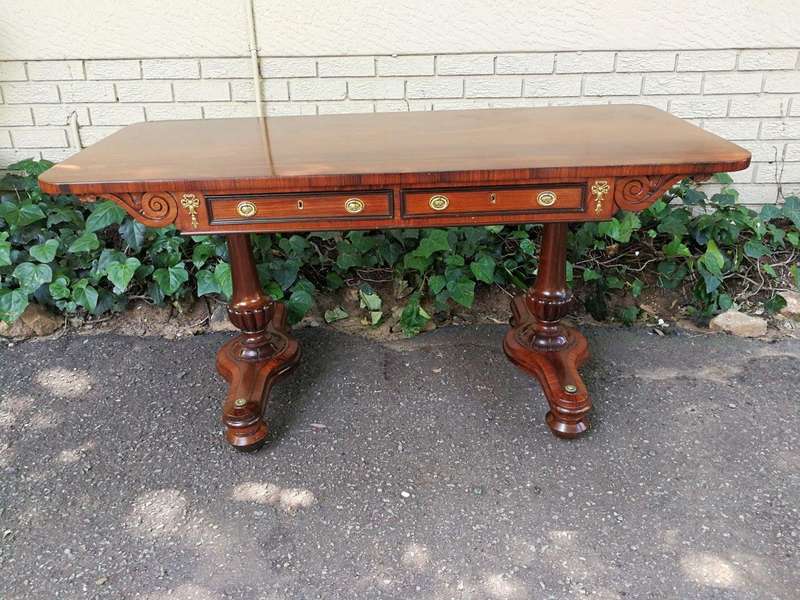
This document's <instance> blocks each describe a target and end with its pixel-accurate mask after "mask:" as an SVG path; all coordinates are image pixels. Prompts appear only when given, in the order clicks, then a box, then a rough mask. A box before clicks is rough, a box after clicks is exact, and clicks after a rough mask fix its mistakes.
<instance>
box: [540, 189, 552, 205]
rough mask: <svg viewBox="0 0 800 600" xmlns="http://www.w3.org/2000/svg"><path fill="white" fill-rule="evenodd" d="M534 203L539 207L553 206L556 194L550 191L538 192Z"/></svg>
mask: <svg viewBox="0 0 800 600" xmlns="http://www.w3.org/2000/svg"><path fill="white" fill-rule="evenodd" d="M536 202H538V203H539V204H540V205H541V206H553V204H555V203H556V193H555V192H550V191H548V192H539V195H538V196H536Z"/></svg>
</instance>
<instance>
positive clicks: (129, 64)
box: [86, 60, 142, 80]
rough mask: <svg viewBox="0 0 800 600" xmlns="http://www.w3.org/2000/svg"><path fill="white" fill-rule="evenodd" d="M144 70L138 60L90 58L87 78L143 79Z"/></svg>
mask: <svg viewBox="0 0 800 600" xmlns="http://www.w3.org/2000/svg"><path fill="white" fill-rule="evenodd" d="M141 77H142V70H141V67H140V65H139V61H138V60H88V61H86V78H87V79H115V80H120V79H141Z"/></svg>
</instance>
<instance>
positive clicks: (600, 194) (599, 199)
mask: <svg viewBox="0 0 800 600" xmlns="http://www.w3.org/2000/svg"><path fill="white" fill-rule="evenodd" d="M608 189H609V188H608V181H606V180H605V179H600V180H598V181H595V182H594V185H593V186H592V194H594V214H596V215H599V214H600V213H601V212H603V200H604V199H605V197H606V194H607V193H608Z"/></svg>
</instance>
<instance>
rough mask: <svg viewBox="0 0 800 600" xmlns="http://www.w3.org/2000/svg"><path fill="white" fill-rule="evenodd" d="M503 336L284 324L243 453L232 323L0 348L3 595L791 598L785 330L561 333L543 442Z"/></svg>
mask: <svg viewBox="0 0 800 600" xmlns="http://www.w3.org/2000/svg"><path fill="white" fill-rule="evenodd" d="M505 330H506V328H505V327H504V326H493V325H486V326H471V327H448V328H443V329H440V330H437V331H435V332H433V333H429V334H424V335H422V336H419V337H417V338H415V339H412V340H408V341H404V342H399V343H398V342H393V343H381V342H377V341H369V340H365V339H363V338H359V337H352V336H347V335H344V334H341V333H337V332H335V331H333V330H330V329H327V328H307V329H303V330H300V331H298V332H297V336H298V338H299V339H300V341H301V344H302V346H303V352H304V356H303V360H302V363H301V365H300V366H299V367H298V368H297V369H296V370H295V371H294V373H293V374H291V375H290V376H289V377H288V378H287V379H285V380H284V381H282V382H281V383H279V384H278V385H277V386H276V387H275V389H274V391H273V402H272V403H271V405H270V407H269V409H268V416H269V419H270V422H271V425H272V434H271V437H272V441H271V443H270V444H269V445H268V446H266V447H265V448H263V449H262V450H261V451H259V452H257V453H249V454H247V453H240V452H237V451H235V450H233V449H231V448H229V447H228V446H227V445H226V444H225V442H224V440H223V438H222V435H221V425H220V422H219V416H220V407H219V404H220V399H221V398H222V397H223V396H224V393H225V387H224V383H223V381H222V379H221V378H220V377H219V376H218V375H217V374H216V373H215V371H214V367H213V365H214V353H215V351H216V349H217V348H218V347H219V346H220V345H221V344H222V343H223V342H224V341H225V340H226V339H228V338H229V336H230V334H215V335H204V336H197V337H192V338H187V339H180V340H163V339H160V338H135V337H123V336H115V335H106V334H104V335H97V336H80V335H68V336H65V337H62V338H61V339H57V340H51V341H35V342H34V341H32V342H26V343H22V344H16V345H13V346H11V347H5V346H3V348H2V349H0V473H1V474H2V478H1V479H0V511H2V512H0V531H1V532H2V533H0V536H1V537H2V539H0V598H2V599H3V600H18V599H26V600H27V599H36V600H40V599H42V600H49V599H51V598H114V599H117V598H120V599H132V598H146V599H148V600H162V599H163V600H167V599H171V600H188V599H198V600H218V599H228V598H233V599H239V598H243V599H250V598H253V599H263V600H277V599H284V598H286V599H313V598H321V599H325V600H328V599H339V598H341V599H348V600H350V599H361V598H398V599H405V598H420V599H423V600H433V599H449V598H455V599H484V598H486V599H505V600H515V599H528V598H535V599H539V598H541V599H546V598H556V599H561V598H587V597H588V598H599V599H626V600H627V599H631V598H636V599H638V598H646V599H649V598H653V599H672V598H675V599H681V600H684V599H694V598H701V599H706V598H708V599H712V598H713V599H734V598H735V599H740V598H741V599H744V598H748V599H749V598H752V599H759V600H761V599H771V598H780V599H786V600H796V599H797V598H800V559H799V558H798V550H799V549H800V525H798V523H799V522H800V520H799V519H798V517H800V514H799V511H800V434H799V433H798V432H799V431H800V419H799V417H800V369H799V368H798V365H800V362H798V358H800V342H798V341H797V340H794V341H792V340H787V341H782V342H773V343H767V342H761V341H752V340H744V339H739V338H734V337H729V336H723V335H717V336H694V337H693V336H690V335H688V334H681V335H669V336H665V337H659V336H655V335H652V333H651V332H649V331H648V330H646V329H636V328H633V329H616V328H590V327H587V328H584V329H583V331H584V332H585V333H586V334H587V337H588V338H589V342H590V348H591V350H592V358H591V359H590V361H589V362H588V363H587V365H586V366H585V368H584V369H583V373H584V376H585V381H586V383H587V385H588V387H589V389H590V391H591V392H592V393H593V399H594V404H595V409H594V413H593V417H592V422H593V429H592V431H591V432H590V433H589V434H588V435H587V436H585V437H584V438H582V439H579V440H574V441H563V440H558V439H555V438H554V437H552V436H551V434H550V433H549V431H548V430H547V427H546V425H545V423H544V414H545V400H544V397H543V395H542V393H541V391H540V389H539V387H538V384H537V383H536V382H535V381H534V380H532V379H531V378H530V377H528V376H527V375H525V374H524V373H522V372H521V371H518V370H517V369H516V368H515V367H513V366H512V365H511V364H510V363H509V362H508V361H507V360H506V358H505V357H504V355H503V353H502V350H501V340H502V336H503V335H504V333H505Z"/></svg>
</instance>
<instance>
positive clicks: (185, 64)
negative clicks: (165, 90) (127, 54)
mask: <svg viewBox="0 0 800 600" xmlns="http://www.w3.org/2000/svg"><path fill="white" fill-rule="evenodd" d="M142 76H143V77H144V78H145V79H197V78H198V77H200V65H199V64H198V62H197V61H196V60H194V59H190V58H161V59H156V60H143V61H142Z"/></svg>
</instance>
